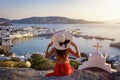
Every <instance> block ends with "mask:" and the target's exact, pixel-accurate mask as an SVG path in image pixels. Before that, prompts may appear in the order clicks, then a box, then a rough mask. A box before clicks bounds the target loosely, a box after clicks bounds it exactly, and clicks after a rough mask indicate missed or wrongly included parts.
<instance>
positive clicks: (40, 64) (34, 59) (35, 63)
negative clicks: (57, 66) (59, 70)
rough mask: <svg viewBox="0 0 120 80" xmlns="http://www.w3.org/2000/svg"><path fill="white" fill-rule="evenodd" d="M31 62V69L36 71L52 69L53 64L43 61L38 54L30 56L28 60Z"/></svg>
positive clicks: (49, 61)
mask: <svg viewBox="0 0 120 80" xmlns="http://www.w3.org/2000/svg"><path fill="white" fill-rule="evenodd" d="M29 61H30V62H31V68H33V69H37V70H48V69H53V68H54V63H53V62H52V61H51V60H49V59H45V58H44V57H43V56H42V55H40V54H36V53H35V54H32V56H31V58H30V59H29Z"/></svg>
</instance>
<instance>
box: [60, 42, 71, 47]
mask: <svg viewBox="0 0 120 80" xmlns="http://www.w3.org/2000/svg"><path fill="white" fill-rule="evenodd" d="M69 42H70V40H65V41H64V42H59V45H60V46H62V45H63V44H64V45H65V48H66V47H67V44H68V43H69Z"/></svg>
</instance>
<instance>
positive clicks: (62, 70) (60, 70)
mask: <svg viewBox="0 0 120 80" xmlns="http://www.w3.org/2000/svg"><path fill="white" fill-rule="evenodd" d="M61 58H62V59H64V60H66V59H65V58H64V57H61ZM61 58H59V59H57V61H59V60H60V59H61ZM57 61H56V65H55V68H54V71H53V72H52V73H48V74H47V75H46V76H66V75H70V74H72V73H73V72H74V69H73V68H72V67H71V65H70V64H69V61H68V60H67V61H65V63H63V64H60V63H57Z"/></svg>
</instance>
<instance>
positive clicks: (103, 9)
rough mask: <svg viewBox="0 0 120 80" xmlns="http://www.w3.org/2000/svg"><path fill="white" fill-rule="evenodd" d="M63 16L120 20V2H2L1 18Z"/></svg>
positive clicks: (103, 0) (98, 0) (56, 0)
mask: <svg viewBox="0 0 120 80" xmlns="http://www.w3.org/2000/svg"><path fill="white" fill-rule="evenodd" d="M33 16H34V17H45V16H62V17H68V18H73V19H85V20H90V21H91V20H92V21H107V20H120V0H0V18H8V19H22V18H27V17H33Z"/></svg>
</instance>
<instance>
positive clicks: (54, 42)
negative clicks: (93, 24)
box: [52, 31, 72, 50]
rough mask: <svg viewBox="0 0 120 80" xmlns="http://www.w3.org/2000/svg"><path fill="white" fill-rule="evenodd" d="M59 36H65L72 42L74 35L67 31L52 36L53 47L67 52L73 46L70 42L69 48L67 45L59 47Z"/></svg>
mask: <svg viewBox="0 0 120 80" xmlns="http://www.w3.org/2000/svg"><path fill="white" fill-rule="evenodd" d="M59 34H64V35H65V39H66V40H70V42H71V41H72V35H71V34H70V33H68V32H65V31H62V32H58V33H55V34H54V35H53V36H52V42H53V46H54V47H55V48H56V49H58V50H65V49H67V48H69V47H70V46H71V44H70V42H69V43H68V44H67V47H65V45H62V46H60V45H59V42H58V41H57V37H59Z"/></svg>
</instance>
